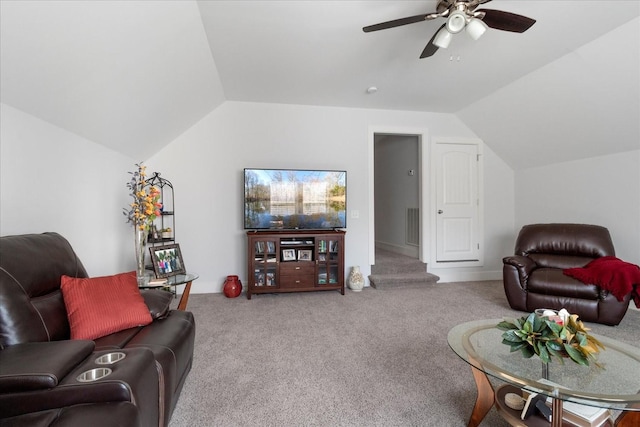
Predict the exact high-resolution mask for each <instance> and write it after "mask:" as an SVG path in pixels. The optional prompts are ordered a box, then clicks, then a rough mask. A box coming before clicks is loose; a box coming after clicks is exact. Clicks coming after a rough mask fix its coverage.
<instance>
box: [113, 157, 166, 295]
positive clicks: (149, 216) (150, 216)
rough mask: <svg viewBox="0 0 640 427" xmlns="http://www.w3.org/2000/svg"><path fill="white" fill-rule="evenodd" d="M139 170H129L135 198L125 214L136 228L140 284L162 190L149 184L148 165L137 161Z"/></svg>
mask: <svg viewBox="0 0 640 427" xmlns="http://www.w3.org/2000/svg"><path fill="white" fill-rule="evenodd" d="M136 166H137V168H138V169H137V170H136V171H133V172H129V174H131V180H130V181H129V182H128V183H127V188H128V189H129V191H130V193H129V194H130V196H131V197H132V198H133V202H132V203H131V205H130V207H129V208H124V209H123V214H124V215H125V216H126V217H127V222H129V223H131V224H132V225H133V226H134V230H135V250H136V277H137V279H138V285H141V284H143V283H144V277H145V274H144V273H145V271H144V269H145V266H144V256H145V252H146V249H145V246H146V243H147V236H148V234H149V230H150V228H151V225H152V224H153V221H154V220H155V219H156V217H158V216H160V209H161V208H162V203H160V190H158V189H157V188H156V187H153V186H152V187H148V186H147V180H146V177H147V174H146V168H147V167H146V166H145V165H143V164H142V162H140V163H136Z"/></svg>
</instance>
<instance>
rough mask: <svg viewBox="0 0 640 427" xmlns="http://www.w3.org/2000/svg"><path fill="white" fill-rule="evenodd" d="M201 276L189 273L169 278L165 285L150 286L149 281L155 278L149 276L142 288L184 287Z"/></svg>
mask: <svg viewBox="0 0 640 427" xmlns="http://www.w3.org/2000/svg"><path fill="white" fill-rule="evenodd" d="M198 277H199V276H198V275H197V274H195V273H187V274H176V275H175V276H169V277H167V278H166V279H167V281H166V282H165V283H160V284H149V281H150V280H152V279H154V277H152V276H150V275H147V276H146V280H145V284H144V285H140V286H139V287H140V288H143V289H144V288H165V287H167V286H177V285H184V284H185V283H189V282H192V281H194V280H196V279H197V278H198Z"/></svg>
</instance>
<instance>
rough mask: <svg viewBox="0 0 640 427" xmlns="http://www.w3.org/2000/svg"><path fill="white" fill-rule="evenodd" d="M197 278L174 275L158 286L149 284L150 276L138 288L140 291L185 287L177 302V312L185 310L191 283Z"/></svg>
mask: <svg viewBox="0 0 640 427" xmlns="http://www.w3.org/2000/svg"><path fill="white" fill-rule="evenodd" d="M198 277H199V276H198V275H197V274H194V273H188V274H176V275H175V276H169V277H167V281H166V282H164V283H159V284H157V285H156V284H149V280H151V279H152V277H151V276H147V281H146V284H145V285H141V286H138V287H139V288H140V289H161V288H170V287H171V286H179V285H186V286H185V287H184V290H183V291H182V296H180V302H178V310H182V311H184V310H186V309H187V303H188V302H189V294H190V293H191V282H193V281H194V280H196V279H197V278H198Z"/></svg>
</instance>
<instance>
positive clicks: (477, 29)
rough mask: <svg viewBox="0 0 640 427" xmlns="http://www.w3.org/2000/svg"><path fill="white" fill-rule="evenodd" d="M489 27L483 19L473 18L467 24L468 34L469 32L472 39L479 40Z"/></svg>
mask: <svg viewBox="0 0 640 427" xmlns="http://www.w3.org/2000/svg"><path fill="white" fill-rule="evenodd" d="M488 28H489V27H488V26H487V24H485V23H484V22H483V21H482V20H481V19H478V18H471V20H470V21H469V23H468V24H467V34H469V36H471V38H472V39H474V40H478V39H479V38H480V37H482V35H483V34H484V33H485V31H487V29H488Z"/></svg>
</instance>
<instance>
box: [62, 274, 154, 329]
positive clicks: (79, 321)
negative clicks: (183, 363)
mask: <svg viewBox="0 0 640 427" xmlns="http://www.w3.org/2000/svg"><path fill="white" fill-rule="evenodd" d="M60 288H61V290H62V297H63V298H64V305H65V306H66V307H67V316H68V318H69V326H70V327H71V339H72V340H92V339H95V338H100V337H103V336H105V335H109V334H112V333H114V332H118V331H122V330H124V329H128V328H133V327H134V326H144V325H148V324H149V323H151V321H152V319H151V314H150V313H149V308H148V307H147V305H146V304H145V303H144V299H143V298H142V295H140V290H139V289H138V284H137V282H136V274H135V272H134V271H132V272H129V273H121V274H116V275H115V276H105V277H94V278H82V279H79V278H75V277H69V276H62V279H61V286H60Z"/></svg>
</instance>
